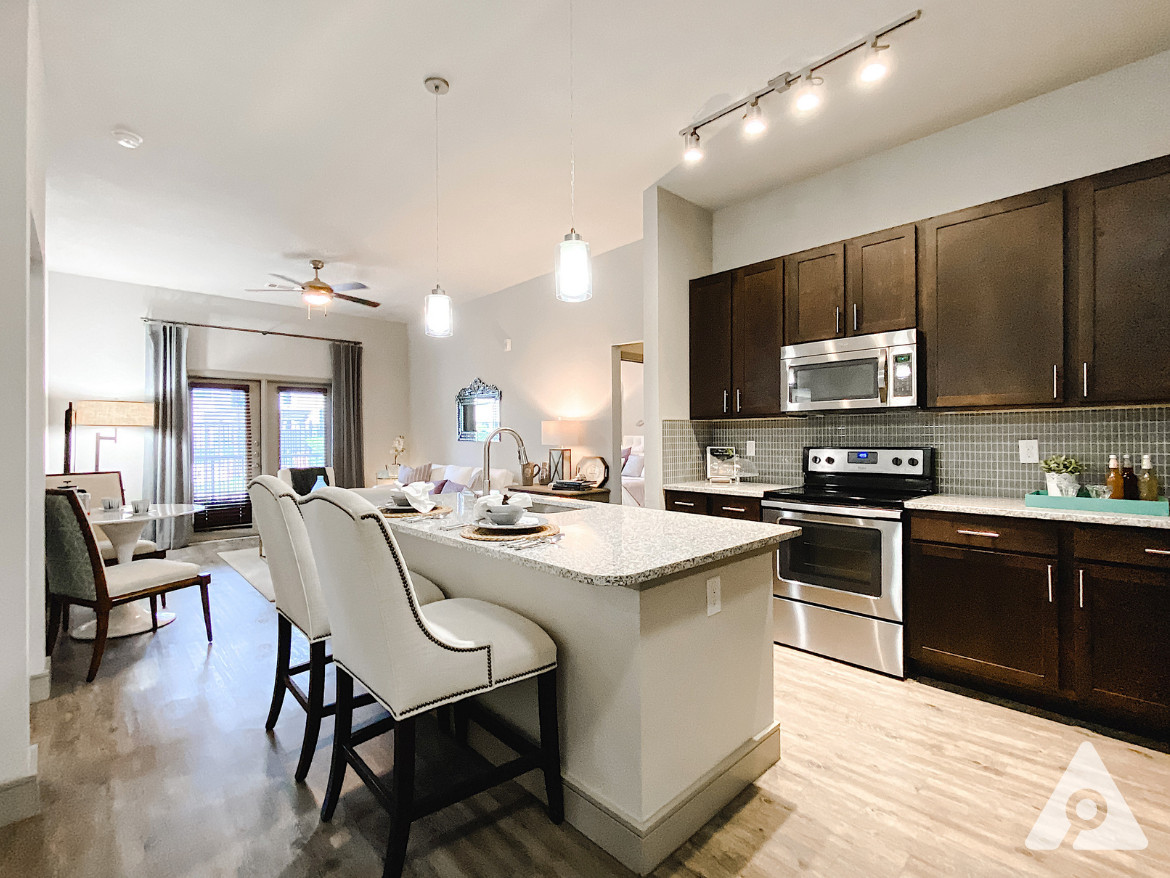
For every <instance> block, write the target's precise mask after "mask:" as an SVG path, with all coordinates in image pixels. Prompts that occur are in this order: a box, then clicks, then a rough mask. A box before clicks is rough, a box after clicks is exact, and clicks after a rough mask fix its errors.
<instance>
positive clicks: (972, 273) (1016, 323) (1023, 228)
mask: <svg viewBox="0 0 1170 878" xmlns="http://www.w3.org/2000/svg"><path fill="white" fill-rule="evenodd" d="M921 276H922V295H921V300H920V307H921V312H920V319H919V327H920V328H921V329H922V331H923V334H924V336H925V338H926V346H927V384H926V386H927V404H928V405H932V406H993V405H1041V404H1049V405H1051V404H1052V403H1054V402H1060V401H1061V400H1063V398H1064V393H1063V377H1062V375H1061V372H1062V370H1063V366H1064V189H1063V187H1059V186H1057V187H1052V188H1050V189H1044V190H1040V191H1038V192H1030V193H1028V194H1026V195H1019V196H1016V197H1014V198H1005V199H1003V200H1001V201H996V202H993V203H991V204H985V205H981V206H979V207H973V208H969V209H967V210H961V211H957V212H956V213H951V214H947V215H946V216H941V217H935V218H933V219H930V220H927V221H926V222H925V223H923V247H922V275H921Z"/></svg>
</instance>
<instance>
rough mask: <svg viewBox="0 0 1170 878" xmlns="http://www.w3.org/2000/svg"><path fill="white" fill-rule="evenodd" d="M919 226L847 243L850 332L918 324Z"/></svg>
mask: <svg viewBox="0 0 1170 878" xmlns="http://www.w3.org/2000/svg"><path fill="white" fill-rule="evenodd" d="M916 240H917V238H916V229H915V227H914V226H913V225H909V226H901V227H899V228H896V229H887V230H886V231H884V232H874V233H873V234H872V235H864V236H862V237H860V238H851V239H850V240H848V241H846V242H845V317H844V320H843V322H844V323H845V327H846V333H847V334H848V335H866V334H868V333H871V332H891V331H893V330H896V329H910V328H913V327H914V325H915V324H916V322H917V319H918V315H917V310H916V309H917V303H918V272H917V265H918V262H917V255H916V252H915V245H916Z"/></svg>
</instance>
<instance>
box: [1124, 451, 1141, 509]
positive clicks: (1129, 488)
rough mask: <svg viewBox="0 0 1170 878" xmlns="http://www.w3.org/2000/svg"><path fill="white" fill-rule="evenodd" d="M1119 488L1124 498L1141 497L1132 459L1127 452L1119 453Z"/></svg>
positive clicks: (1133, 498)
mask: <svg viewBox="0 0 1170 878" xmlns="http://www.w3.org/2000/svg"><path fill="white" fill-rule="evenodd" d="M1121 489H1122V496H1123V497H1124V498H1125V499H1126V500H1137V499H1139V498H1140V497H1141V492H1140V491H1139V489H1138V480H1137V473H1135V472H1134V471H1133V461H1132V460H1130V457H1129V455H1128V454H1123V455H1121Z"/></svg>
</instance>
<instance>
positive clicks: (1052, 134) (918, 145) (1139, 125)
mask: <svg viewBox="0 0 1170 878" xmlns="http://www.w3.org/2000/svg"><path fill="white" fill-rule="evenodd" d="M1168 87H1170V52H1163V53H1162V54H1160V55H1154V56H1152V57H1150V58H1146V59H1145V60H1142V61H1138V62H1136V63H1133V64H1129V65H1126V66H1125V67H1119V68H1118V69H1116V70H1112V71H1110V72H1108V73H1104V74H1101V75H1100V76H1095V77H1093V78H1091V79H1087V80H1084V81H1083V82H1078V83H1075V84H1073V85H1070V86H1067V87H1065V88H1062V89H1058V90H1057V91H1054V92H1050V93H1049V94H1046V95H1041V96H1040V97H1037V98H1033V99H1032V100H1029V101H1025V102H1024V103H1022V104H1016V105H1015V106H1013V107H1008V108H1006V109H1003V110H999V111H997V112H995V113H991V114H989V115H987V116H983V117H981V118H979V119H974V120H972V121H970V122H967V123H964V124H962V125H956V126H955V127H953V128H948V129H947V130H945V131H940V132H938V133H937V134H932V135H930V136H929V137H924V138H922V139H921V140H916V141H913V142H911V143H907V144H905V145H903V146H899V147H896V148H894V149H890V150H887V151H885V152H882V153H878V154H877V155H873V156H870V157H868V158H865V159H862V160H860V161H857V162H853V163H851V164H848V165H844V166H842V167H839V168H836V169H834V170H832V171H828V172H827V173H824V174H821V175H819V176H817V177H812V178H810V179H808V180H803V181H801V182H798V183H793V184H790V185H788V186H783V187H781V188H779V189H776V190H773V191H771V192H768V193H767V194H764V195H761V196H759V197H758V198H755V199H752V200H750V201H746V202H741V203H739V204H735V205H732V206H730V207H726V208H723V209H722V210H719V211H716V212H715V217H714V223H713V227H712V234H713V243H714V247H713V253H712V257H713V268H714V270H715V271H722V270H723V269H726V268H734V267H736V266H740V265H746V264H748V263H752V262H757V261H759V260H761V259H770V258H772V257H774V256H780V255H782V254H785V253H792V252H795V251H797V250H803V249H806V248H808V247H816V246H819V245H821V244H827V243H830V242H832V241H838V240H841V239H842V238H848V237H852V236H853V235H860V234H865V233H867V232H873V231H877V230H879V229H884V228H889V227H890V226H896V225H899V224H901V223H906V222H913V221H915V220H920V219H925V218H926V217H930V216H935V215H938V214H941V213H947V212H949V211H952V210H958V209H960V208H964V207H970V206H972V205H976V204H982V203H984V202H987V201H993V200H995V199H997V198H1001V197H1004V196H1008V195H1014V194H1017V193H1020V192H1027V191H1029V190H1032V189H1038V188H1041V187H1043V186H1048V185H1052V184H1055V183H1060V182H1063V181H1065V180H1071V179H1075V178H1077V177H1082V176H1085V175H1088V174H1093V173H1097V172H1099V171H1103V170H1108V169H1109V168H1114V167H1119V166H1121V165H1127V164H1131V163H1133V162H1138V161H1142V160H1144V159H1148V158H1154V157H1155V156H1160V155H1165V154H1166V153H1167V152H1170V112H1167V106H1168V105H1167V100H1168V99H1167V88H1168Z"/></svg>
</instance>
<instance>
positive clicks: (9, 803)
mask: <svg viewBox="0 0 1170 878" xmlns="http://www.w3.org/2000/svg"><path fill="white" fill-rule="evenodd" d="M40 810H41V792H40V787H39V786H38V785H37V776H36V775H35V774H31V775H29V776H28V777H18V778H17V779H16V780H11V781H9V782H8V783H6V784H0V826H7V825H8V824H9V823H16V822H17V821H18V820H26V819H27V818H29V817H33V816H35V815H36V814H38V813H40Z"/></svg>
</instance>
